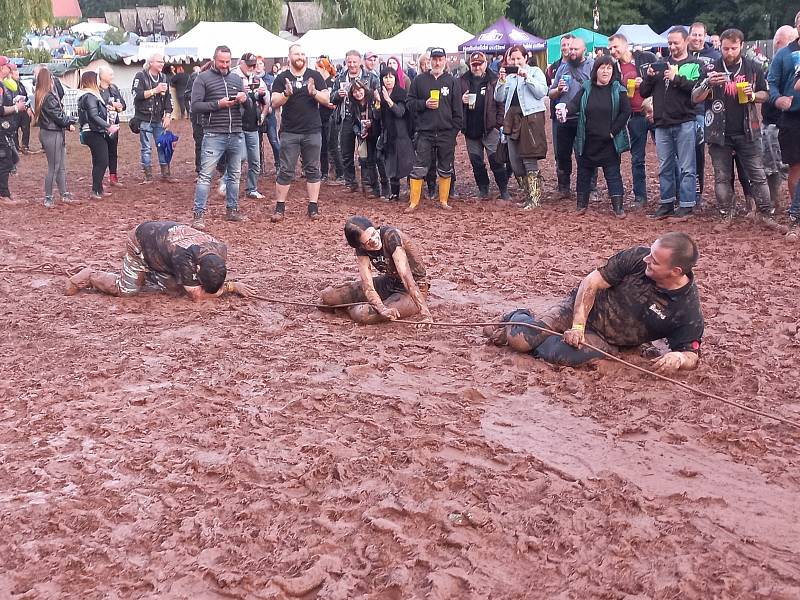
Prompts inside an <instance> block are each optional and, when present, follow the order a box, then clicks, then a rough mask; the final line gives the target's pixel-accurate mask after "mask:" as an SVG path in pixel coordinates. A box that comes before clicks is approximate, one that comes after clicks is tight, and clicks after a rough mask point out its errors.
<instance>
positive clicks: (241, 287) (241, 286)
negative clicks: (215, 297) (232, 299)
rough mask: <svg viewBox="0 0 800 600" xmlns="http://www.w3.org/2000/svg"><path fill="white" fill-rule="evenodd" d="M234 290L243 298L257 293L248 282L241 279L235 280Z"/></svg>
mask: <svg viewBox="0 0 800 600" xmlns="http://www.w3.org/2000/svg"><path fill="white" fill-rule="evenodd" d="M233 291H234V292H235V293H237V294H239V295H240V296H241V297H242V298H249V297H250V296H252V295H254V294H255V290H254V289H253V288H251V287H250V286H249V285H247V284H246V283H242V282H241V281H234V282H233Z"/></svg>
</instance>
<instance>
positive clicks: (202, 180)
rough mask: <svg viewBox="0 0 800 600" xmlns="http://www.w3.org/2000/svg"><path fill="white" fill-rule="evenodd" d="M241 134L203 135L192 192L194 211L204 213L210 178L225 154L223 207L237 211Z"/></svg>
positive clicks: (240, 167) (209, 133)
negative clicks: (195, 181)
mask: <svg viewBox="0 0 800 600" xmlns="http://www.w3.org/2000/svg"><path fill="white" fill-rule="evenodd" d="M243 140H244V135H243V134H242V133H213V132H206V133H205V134H204V135H203V149H202V150H201V153H200V154H201V159H200V173H198V175H197V189H196V190H195V192H194V210H195V212H197V211H204V210H205V209H206V203H207V202H208V191H209V189H210V188H211V177H212V176H213V174H214V169H216V167H217V162H219V159H220V158H221V157H222V155H223V154H227V157H228V168H227V171H226V182H225V183H226V195H225V206H226V207H228V208H229V209H231V210H238V209H239V177H240V176H241V174H242V145H243V144H244V141H243Z"/></svg>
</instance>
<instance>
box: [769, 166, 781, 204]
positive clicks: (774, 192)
mask: <svg viewBox="0 0 800 600" xmlns="http://www.w3.org/2000/svg"><path fill="white" fill-rule="evenodd" d="M781 181H782V178H781V174H780V173H773V174H772V175H767V187H769V197H770V200H771V201H772V202H771V203H772V214H778V213H780V210H781V206H780V202H781Z"/></svg>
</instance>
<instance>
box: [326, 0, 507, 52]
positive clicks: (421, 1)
mask: <svg viewBox="0 0 800 600" xmlns="http://www.w3.org/2000/svg"><path fill="white" fill-rule="evenodd" d="M320 3H321V4H322V7H323V12H324V14H325V20H326V23H325V25H326V26H328V27H357V28H358V29H360V30H361V31H362V32H364V33H365V34H367V35H368V36H370V37H372V38H374V39H383V38H387V37H391V36H393V35H395V34H397V33H400V32H401V31H402V30H403V29H405V28H406V27H408V26H409V25H412V24H414V23H455V24H456V25H458V26H459V27H461V28H462V29H464V30H466V31H469V32H471V33H477V32H478V31H480V30H482V29H484V28H485V27H486V26H487V25H489V24H490V23H492V22H493V21H495V20H497V19H498V18H499V17H500V16H501V15H503V14H504V12H505V10H506V7H507V5H508V0H385V1H380V2H378V1H376V0H321V2H320ZM435 43H436V40H431V44H435Z"/></svg>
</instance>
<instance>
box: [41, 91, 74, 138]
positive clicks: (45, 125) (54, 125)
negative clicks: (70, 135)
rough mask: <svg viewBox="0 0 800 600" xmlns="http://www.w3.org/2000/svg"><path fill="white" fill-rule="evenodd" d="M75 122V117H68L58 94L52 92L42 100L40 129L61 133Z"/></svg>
mask: <svg viewBox="0 0 800 600" xmlns="http://www.w3.org/2000/svg"><path fill="white" fill-rule="evenodd" d="M75 121H76V119H75V117H70V116H67V114H66V113H65V112H64V106H63V105H62V104H61V101H60V100H59V99H58V96H57V95H56V92H54V91H53V92H50V93H49V94H47V95H46V96H45V97H44V98H42V106H41V108H40V109H39V120H38V125H39V129H47V130H49V131H59V130H61V129H67V128H69V126H70V125H72V124H73V123H75Z"/></svg>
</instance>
